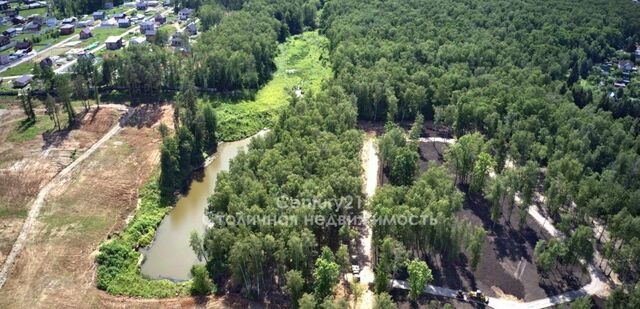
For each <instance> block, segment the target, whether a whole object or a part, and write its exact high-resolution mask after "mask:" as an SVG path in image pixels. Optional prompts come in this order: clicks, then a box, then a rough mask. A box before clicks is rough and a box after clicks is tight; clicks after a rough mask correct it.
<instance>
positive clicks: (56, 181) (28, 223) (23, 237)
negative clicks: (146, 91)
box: [0, 114, 129, 288]
mask: <svg viewBox="0 0 640 309" xmlns="http://www.w3.org/2000/svg"><path fill="white" fill-rule="evenodd" d="M128 115H129V114H127V115H125V116H124V117H123V118H122V121H124V120H126V119H127V117H128ZM122 121H121V123H122ZM120 130H122V126H121V125H120V123H118V124H116V125H114V126H113V128H111V130H109V131H108V132H107V133H106V134H105V135H104V136H103V137H102V138H101V139H100V140H98V141H97V142H95V143H94V144H93V146H91V147H90V148H89V149H87V151H85V152H84V153H83V154H82V155H80V156H79V157H78V158H76V159H75V160H74V161H73V162H72V163H71V164H69V165H68V166H67V167H65V168H64V169H63V170H62V171H60V173H58V175H56V176H55V177H54V178H53V179H52V180H51V181H49V183H47V184H46V185H45V186H44V187H43V188H42V189H41V190H40V192H39V193H38V196H37V197H36V199H35V201H34V202H33V205H32V206H31V209H30V210H29V214H28V215H27V218H26V219H25V221H24V223H23V225H22V229H21V230H20V234H19V235H18V238H17V239H16V241H15V242H14V244H13V247H12V248H11V252H10V253H9V255H8V256H7V258H6V260H5V262H4V265H2V270H0V288H2V286H3V285H4V283H5V281H6V280H7V276H8V275H9V274H10V273H11V269H12V267H13V264H14V263H15V260H16V257H17V256H18V255H19V254H20V252H21V251H22V249H23V248H24V245H25V243H26V241H27V236H28V235H29V232H30V231H31V228H32V226H33V224H34V222H35V221H36V218H37V217H38V215H39V214H40V210H41V209H42V206H43V205H44V202H45V198H46V197H47V195H49V192H51V190H52V189H54V188H56V187H57V186H59V185H61V184H63V183H64V182H66V181H67V180H68V179H69V177H68V176H69V175H70V173H71V171H73V170H74V169H75V168H76V166H78V164H80V163H81V162H82V161H84V160H85V159H87V158H88V157H89V156H91V154H93V153H94V152H95V151H96V150H97V149H98V148H99V147H100V146H102V145H103V144H104V143H105V142H106V141H108V140H109V139H110V138H111V137H112V136H114V135H115V134H117V133H118V132H120Z"/></svg>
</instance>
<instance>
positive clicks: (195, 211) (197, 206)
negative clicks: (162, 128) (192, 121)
mask: <svg viewBox="0 0 640 309" xmlns="http://www.w3.org/2000/svg"><path fill="white" fill-rule="evenodd" d="M265 132H266V131H262V132H260V133H258V134H256V135H263V134H264V133H265ZM252 138H253V137H250V138H246V139H243V140H239V141H235V142H228V143H223V144H221V145H219V146H218V151H217V152H216V153H215V157H214V158H213V159H212V160H211V163H210V164H208V165H207V166H206V167H205V169H204V175H203V177H202V179H198V180H194V181H193V182H192V183H191V187H190V188H189V192H188V194H187V195H186V196H183V197H181V198H180V199H179V200H178V203H177V204H176V206H175V208H174V209H173V210H171V212H170V213H169V214H168V215H167V216H166V217H165V218H164V219H163V220H162V223H160V226H159V227H158V230H157V231H156V236H155V239H154V241H153V243H152V244H151V245H150V246H149V247H148V248H146V249H144V250H143V251H142V253H143V254H144V255H145V260H144V262H143V264H142V266H141V272H142V274H144V275H146V276H148V277H149V278H154V279H169V280H173V281H183V280H189V279H190V278H191V275H190V270H191V266H193V265H195V264H197V263H201V262H199V261H198V258H197V257H196V255H195V253H194V252H193V250H191V247H189V238H190V236H191V232H192V231H196V232H198V234H200V235H202V233H203V232H204V230H205V227H206V226H207V224H208V223H209V220H208V218H207V216H206V215H205V210H206V208H207V199H208V198H209V196H211V194H213V192H214V191H215V186H216V180H217V178H218V173H220V172H221V171H228V170H229V163H230V162H231V160H232V159H233V158H235V157H236V156H237V155H238V153H239V152H240V151H244V150H246V148H247V146H248V145H249V143H250V141H251V139H252Z"/></svg>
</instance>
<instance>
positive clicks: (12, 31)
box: [2, 28, 18, 38]
mask: <svg viewBox="0 0 640 309" xmlns="http://www.w3.org/2000/svg"><path fill="white" fill-rule="evenodd" d="M2 34H3V35H6V36H8V37H10V38H12V37H14V36H16V35H17V34H18V30H16V28H9V29H7V30H5V31H4V32H2Z"/></svg>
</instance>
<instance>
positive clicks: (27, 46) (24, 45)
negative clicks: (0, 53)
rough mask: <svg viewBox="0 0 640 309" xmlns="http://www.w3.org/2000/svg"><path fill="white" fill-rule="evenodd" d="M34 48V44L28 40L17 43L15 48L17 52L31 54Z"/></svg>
mask: <svg viewBox="0 0 640 309" xmlns="http://www.w3.org/2000/svg"><path fill="white" fill-rule="evenodd" d="M32 48H33V43H31V41H27V40H23V41H19V42H16V46H14V49H15V50H16V51H18V50H22V51H24V53H30V52H31V49H32Z"/></svg>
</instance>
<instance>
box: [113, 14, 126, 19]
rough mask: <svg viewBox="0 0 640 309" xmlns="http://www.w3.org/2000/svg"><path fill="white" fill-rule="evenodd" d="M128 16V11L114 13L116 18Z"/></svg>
mask: <svg viewBox="0 0 640 309" xmlns="http://www.w3.org/2000/svg"><path fill="white" fill-rule="evenodd" d="M126 17H127V13H116V14H113V18H115V19H116V20H118V19H123V18H126Z"/></svg>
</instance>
